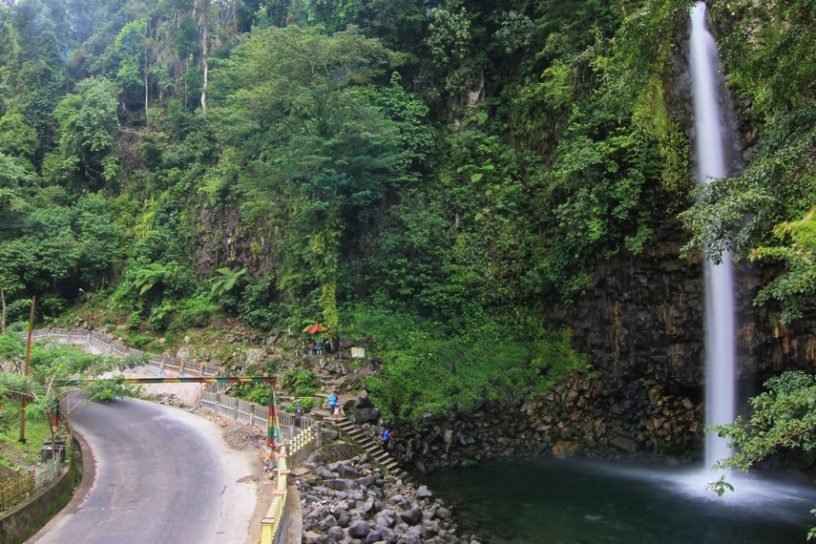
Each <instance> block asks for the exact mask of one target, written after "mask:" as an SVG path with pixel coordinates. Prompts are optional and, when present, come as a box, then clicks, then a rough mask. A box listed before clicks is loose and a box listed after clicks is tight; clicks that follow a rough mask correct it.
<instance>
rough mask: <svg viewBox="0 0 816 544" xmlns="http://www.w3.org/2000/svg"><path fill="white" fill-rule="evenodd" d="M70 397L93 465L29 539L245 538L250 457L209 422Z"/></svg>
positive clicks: (229, 542) (250, 503) (126, 403)
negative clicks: (71, 495)
mask: <svg viewBox="0 0 816 544" xmlns="http://www.w3.org/2000/svg"><path fill="white" fill-rule="evenodd" d="M72 402H75V403H80V406H79V407H77V408H75V409H73V413H72V414H71V421H72V423H73V426H74V430H75V431H77V432H78V433H79V434H80V435H81V436H82V437H83V438H84V439H85V441H86V442H87V444H88V445H89V446H90V450H91V451H90V452H88V448H87V447H86V448H85V449H84V450H83V454H85V455H88V453H91V454H92V459H90V461H92V463H90V464H91V465H92V469H91V470H89V471H88V472H86V473H85V476H84V478H83V483H82V486H81V487H80V491H78V493H77V495H76V496H75V497H74V499H73V500H72V501H71V503H70V504H69V505H68V506H67V507H66V508H65V509H64V510H63V511H62V512H61V513H60V514H59V515H58V516H57V517H55V518H54V519H53V520H51V521H50V522H49V523H48V524H47V525H46V526H45V527H43V529H42V530H40V532H39V533H37V534H36V535H35V536H34V537H33V538H32V539H31V540H30V541H29V542H30V543H32V544H33V543H36V544H52V543H54V544H56V543H63V544H64V543H76V544H79V543H82V544H94V543H99V544H102V543H110V542H122V543H134V544H141V543H144V544H161V543H167V544H171V543H172V544H178V543H187V542H189V543H193V542H195V543H205V542H206V543H213V544H233V543H234V544H239V543H240V544H244V543H245V542H247V541H248V540H249V536H248V535H249V532H250V527H249V525H250V521H251V518H252V515H253V511H254V509H255V499H256V485H255V481H254V480H255V478H254V477H253V473H254V467H253V458H252V455H251V454H249V453H245V452H236V451H234V450H230V449H229V448H228V447H227V446H226V444H225V443H224V441H223V439H222V437H221V433H220V429H219V427H218V426H217V425H215V424H214V423H212V422H211V421H208V420H206V419H204V418H200V417H198V416H195V415H192V414H189V413H187V412H185V411H183V410H179V409H176V408H170V407H167V406H162V405H157V404H153V403H149V402H145V401H140V400H136V399H125V400H118V401H114V402H110V403H106V404H99V403H90V404H87V405H85V406H82V405H81V402H82V401H78V400H72ZM88 461H89V459H86V461H85V466H86V467H88V466H89V463H88ZM89 483H90V489H87V486H88V484H89ZM83 488H85V489H84V491H86V493H84V492H83Z"/></svg>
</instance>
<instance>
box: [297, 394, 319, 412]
mask: <svg viewBox="0 0 816 544" xmlns="http://www.w3.org/2000/svg"><path fill="white" fill-rule="evenodd" d="M295 404H296V405H298V406H300V408H301V409H302V410H303V413H304V414H308V413H309V412H311V411H312V410H313V409H314V405H315V399H314V397H302V398H299V399H298V400H297V401H295Z"/></svg>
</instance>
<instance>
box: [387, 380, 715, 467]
mask: <svg viewBox="0 0 816 544" xmlns="http://www.w3.org/2000/svg"><path fill="white" fill-rule="evenodd" d="M702 411H703V405H702V404H701V403H699V402H694V401H693V400H692V399H691V398H689V397H688V396H686V395H683V394H682V393H680V394H677V393H674V392H670V391H667V389H666V388H665V387H664V386H662V385H660V384H658V383H656V382H654V381H650V380H646V379H639V380H632V381H631V382H630V383H629V384H628V385H627V386H625V387H622V388H618V387H615V388H611V387H609V386H608V384H605V383H604V382H603V381H602V380H599V379H597V378H593V377H591V376H586V375H576V376H574V377H573V378H572V379H570V380H569V381H568V382H567V383H564V384H561V385H559V386H557V387H555V388H553V390H552V391H550V393H549V394H547V396H545V397H544V398H541V399H537V400H527V401H519V402H515V403H514V402H510V401H505V402H486V403H484V404H483V405H482V406H480V407H477V408H476V409H474V410H472V411H469V412H465V413H458V414H447V415H445V416H444V417H442V416H439V417H426V418H424V419H422V420H420V421H411V422H408V421H396V422H389V423H388V427H389V429H391V430H392V431H393V437H392V455H394V456H395V457H396V458H397V460H398V461H399V463H400V465H401V466H404V467H407V468H409V469H410V470H418V471H420V472H430V471H433V470H436V469H439V468H448V467H453V466H460V465H468V464H474V463H478V462H481V461H484V460H487V459H497V458H512V457H525V456H533V455H536V456H537V455H556V456H570V455H576V454H584V455H588V456H596V457H604V458H615V457H621V456H631V455H633V454H637V455H649V454H659V455H663V456H665V455H673V454H674V455H678V456H685V457H692V456H693V453H694V452H695V451H698V450H699V449H700V441H701V439H702V431H703V426H702ZM371 432H372V433H376V432H379V429H372V430H371ZM689 452H691V454H689Z"/></svg>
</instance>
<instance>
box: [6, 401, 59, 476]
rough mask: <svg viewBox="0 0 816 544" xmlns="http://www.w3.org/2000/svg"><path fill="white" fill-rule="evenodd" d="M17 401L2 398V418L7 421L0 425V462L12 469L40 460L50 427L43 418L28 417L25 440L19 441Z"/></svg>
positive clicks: (18, 409)
mask: <svg viewBox="0 0 816 544" xmlns="http://www.w3.org/2000/svg"><path fill="white" fill-rule="evenodd" d="M19 403H20V401H19V400H17V399H15V400H9V399H4V400H3V410H2V413H3V419H4V420H8V421H6V423H7V424H4V425H2V426H1V427H0V464H2V465H3V466H5V467H8V468H10V469H14V470H16V469H18V468H20V467H21V466H33V465H36V464H37V463H38V462H39V460H40V450H41V449H42V446H43V441H44V440H45V439H46V438H48V439H50V438H51V428H50V426H49V424H48V421H47V420H46V419H45V418H43V419H38V418H32V417H28V418H27V419H26V432H25V436H26V441H25V442H20V440H19V439H20V404H19ZM15 404H16V406H15Z"/></svg>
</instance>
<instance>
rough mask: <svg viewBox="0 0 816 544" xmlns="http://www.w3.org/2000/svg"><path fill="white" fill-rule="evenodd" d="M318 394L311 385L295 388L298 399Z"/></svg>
mask: <svg viewBox="0 0 816 544" xmlns="http://www.w3.org/2000/svg"><path fill="white" fill-rule="evenodd" d="M315 393H317V388H316V387H314V386H311V385H297V386H295V395H297V396H298V397H311V396H313V395H314V394H315Z"/></svg>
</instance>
